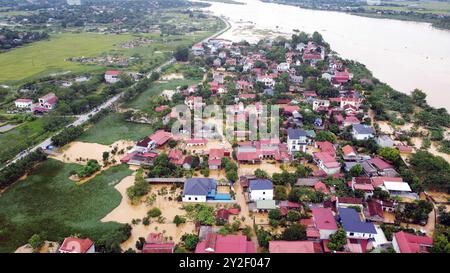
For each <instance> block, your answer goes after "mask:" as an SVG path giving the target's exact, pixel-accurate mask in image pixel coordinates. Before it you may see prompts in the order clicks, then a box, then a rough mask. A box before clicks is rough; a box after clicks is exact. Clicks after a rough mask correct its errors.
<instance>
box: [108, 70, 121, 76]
mask: <svg viewBox="0 0 450 273" xmlns="http://www.w3.org/2000/svg"><path fill="white" fill-rule="evenodd" d="M119 74H120V71H118V70H108V71H106V73H105V75H108V76H117V75H119Z"/></svg>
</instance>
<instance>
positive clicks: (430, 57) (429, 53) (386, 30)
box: [204, 0, 450, 110]
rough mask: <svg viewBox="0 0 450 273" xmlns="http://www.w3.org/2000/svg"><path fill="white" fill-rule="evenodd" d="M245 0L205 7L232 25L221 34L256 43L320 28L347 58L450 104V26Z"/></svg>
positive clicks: (396, 84)
mask: <svg viewBox="0 0 450 273" xmlns="http://www.w3.org/2000/svg"><path fill="white" fill-rule="evenodd" d="M242 2H245V3H246V5H230V4H224V3H210V4H211V5H210V6H209V7H207V8H204V10H206V11H209V12H210V13H212V14H214V15H216V16H219V17H224V18H226V19H227V20H228V21H229V23H230V24H231V28H230V29H229V30H228V31H226V32H224V33H223V34H222V35H220V36H219V37H220V38H224V39H229V40H232V41H236V42H238V41H241V40H247V41H249V42H256V41H258V40H260V39H261V38H265V37H276V36H284V37H289V36H291V35H292V34H293V33H295V31H294V30H300V31H305V32H307V33H313V32H314V31H318V32H320V33H321V34H322V36H323V37H324V39H325V40H326V41H327V42H329V43H330V44H331V45H332V47H333V49H334V50H335V51H336V52H339V54H340V55H341V56H342V57H343V58H345V59H351V60H356V61H358V62H360V63H364V64H365V65H366V66H367V68H368V69H369V70H371V71H373V74H374V76H375V77H376V78H378V79H381V80H382V81H383V82H386V83H387V84H389V85H390V86H392V87H393V88H394V89H396V90H398V91H401V92H402V93H406V94H409V93H410V92H411V91H412V90H414V89H415V88H419V89H421V90H423V91H424V92H425V93H427V95H428V102H429V104H430V105H431V106H434V107H444V108H446V109H447V110H448V109H450V99H448V97H449V96H450V77H448V75H450V52H449V51H448V50H447V49H448V48H450V32H449V31H444V30H439V29H436V28H433V27H432V26H431V25H430V24H429V23H418V22H410V21H400V20H391V19H378V18H369V17H363V16H355V15H351V14H348V13H343V12H335V11H320V10H308V9H302V8H298V7H293V6H288V5H282V4H273V3H265V2H261V1H259V0H245V1H244V0H242ZM354 26H358V27H357V28H356V27H354ZM429 79H433V80H429Z"/></svg>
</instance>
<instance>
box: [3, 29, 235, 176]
mask: <svg viewBox="0 0 450 273" xmlns="http://www.w3.org/2000/svg"><path fill="white" fill-rule="evenodd" d="M224 22H225V23H226V24H227V27H226V28H225V29H223V30H220V31H218V32H217V33H215V34H213V35H211V36H209V37H208V38H205V39H204V40H203V41H202V42H206V41H208V40H209V39H213V38H215V37H217V36H219V35H221V34H222V33H224V32H225V31H227V30H228V29H229V28H230V24H229V23H228V22H227V21H226V20H224ZM175 62H176V60H175V58H171V59H170V60H168V61H167V62H165V63H163V64H162V65H160V66H158V67H156V68H155V69H153V70H152V71H150V72H149V73H148V74H147V78H150V76H151V74H152V73H153V72H158V73H160V72H161V70H162V68H163V67H165V66H167V65H170V64H173V63H175ZM135 84H136V83H135ZM121 96H122V93H120V94H117V95H115V96H114V97H112V98H110V99H109V100H107V101H106V102H104V103H103V104H101V105H100V106H98V107H97V108H96V109H94V110H92V111H90V112H89V113H86V114H83V115H79V116H75V117H76V118H77V119H76V120H75V121H74V122H72V123H71V124H69V125H67V126H66V127H70V126H78V125H82V124H84V123H85V122H87V121H88V120H89V119H91V117H92V116H93V115H94V114H95V113H97V112H98V111H100V110H103V109H105V108H108V107H110V106H111V105H112V104H114V103H115V102H116V101H117V100H119V99H120V97H121ZM59 132H60V131H59ZM59 132H57V133H55V134H54V135H56V134H58V133H59ZM51 138H52V137H49V138H47V139H46V140H44V141H42V142H41V143H39V144H38V145H36V146H34V147H33V148H28V149H27V150H24V151H22V152H20V153H19V154H18V155H16V156H15V157H14V159H12V160H10V161H9V162H8V163H7V164H6V165H5V166H8V165H11V164H13V163H15V162H16V161H17V160H19V159H22V158H24V157H25V156H27V155H29V154H30V153H31V152H34V151H36V150H37V149H39V148H42V149H45V148H47V147H48V146H49V145H51V144H52V141H51ZM3 168H4V167H3ZM3 168H2V169H3Z"/></svg>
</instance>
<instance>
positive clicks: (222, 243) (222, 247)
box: [195, 233, 256, 253]
mask: <svg viewBox="0 0 450 273" xmlns="http://www.w3.org/2000/svg"><path fill="white" fill-rule="evenodd" d="M195 253H256V246H255V243H254V242H252V241H247V237H246V236H244V235H225V236H224V235H219V234H216V233H210V234H208V236H207V237H206V240H205V241H202V242H199V243H198V244H197V247H196V249H195Z"/></svg>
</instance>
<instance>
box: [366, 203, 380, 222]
mask: <svg viewBox="0 0 450 273" xmlns="http://www.w3.org/2000/svg"><path fill="white" fill-rule="evenodd" d="M367 212H368V213H369V216H377V215H378V216H380V217H381V218H384V212H383V206H381V204H380V203H378V202H377V201H375V200H370V201H368V202H367Z"/></svg>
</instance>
